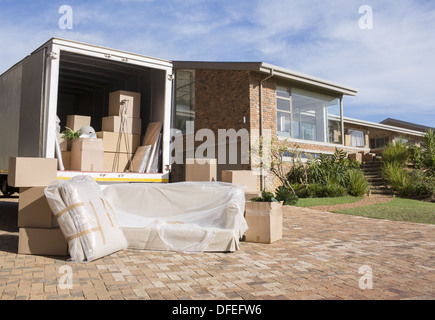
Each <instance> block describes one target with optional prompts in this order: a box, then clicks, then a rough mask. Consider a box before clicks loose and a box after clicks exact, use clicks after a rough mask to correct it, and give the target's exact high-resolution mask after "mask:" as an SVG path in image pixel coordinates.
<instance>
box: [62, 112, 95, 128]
mask: <svg viewBox="0 0 435 320" xmlns="http://www.w3.org/2000/svg"><path fill="white" fill-rule="evenodd" d="M90 125H91V117H88V116H79V115H69V116H67V117H66V127H68V128H71V130H73V131H78V130H80V128H81V127H86V126H90Z"/></svg>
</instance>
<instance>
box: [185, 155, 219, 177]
mask: <svg viewBox="0 0 435 320" xmlns="http://www.w3.org/2000/svg"><path fill="white" fill-rule="evenodd" d="M186 181H217V160H216V159H186Z"/></svg>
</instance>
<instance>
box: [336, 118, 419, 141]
mask: <svg viewBox="0 0 435 320" xmlns="http://www.w3.org/2000/svg"><path fill="white" fill-rule="evenodd" d="M343 122H344V123H345V124H346V123H349V124H355V125H359V126H364V127H368V128H373V129H380V130H388V131H393V132H397V133H402V134H409V135H412V136H418V137H423V136H424V132H421V131H415V130H410V129H405V128H400V127H395V126H390V125H386V124H382V123H376V122H370V121H365V120H359V119H353V118H348V117H343Z"/></svg>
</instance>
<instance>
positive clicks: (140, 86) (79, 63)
mask: <svg viewBox="0 0 435 320" xmlns="http://www.w3.org/2000/svg"><path fill="white" fill-rule="evenodd" d="M172 82H173V66H172V63H171V62H170V61H166V60H161V59H156V58H151V57H147V56H143V55H138V54H133V53H128V52H123V51H119V50H114V49H109V48H103V47H99V46H95V45H89V44H84V43H79V42H75V41H69V40H64V39H59V38H52V39H50V40H49V41H47V42H46V43H45V44H43V45H42V46H41V47H39V48H38V49H36V50H35V51H34V52H32V53H31V54H30V55H28V56H27V57H25V58H24V59H23V60H21V61H20V62H18V63H17V64H15V65H14V66H12V67H11V68H10V69H9V70H7V71H6V72H4V73H3V74H2V75H1V76H0V179H1V180H0V182H1V191H2V192H3V193H4V194H8V193H11V190H12V189H11V188H10V187H9V186H8V185H7V173H8V165H9V158H10V157H38V158H56V151H55V150H56V141H57V137H58V131H57V130H58V129H57V128H58V125H59V124H58V122H57V121H58V120H60V126H61V128H62V130H61V131H63V129H64V127H65V126H66V121H67V117H68V116H69V115H83V116H89V117H90V118H91V124H90V125H91V127H92V128H93V129H95V132H97V133H98V132H100V131H102V118H103V117H105V116H108V106H109V95H110V93H111V92H115V91H119V90H123V91H128V92H136V93H140V96H141V99H140V122H141V123H140V124H141V126H140V127H141V129H140V130H141V131H140V133H141V134H140V136H141V143H142V141H143V138H144V135H145V133H146V129H147V126H148V124H149V123H156V122H157V123H158V122H161V123H162V130H161V133H160V134H161V137H162V139H161V149H160V150H161V154H160V162H159V163H160V165H159V169H158V170H157V173H133V172H112V171H107V172H106V171H99V172H94V171H92V172H82V171H71V170H58V179H69V178H71V177H72V176H74V175H79V174H89V175H91V176H92V177H94V179H95V180H97V181H102V182H105V181H106V182H119V181H123V182H168V180H169V171H170V150H171V149H170V141H171V136H170V126H171V110H172V87H173V84H172Z"/></svg>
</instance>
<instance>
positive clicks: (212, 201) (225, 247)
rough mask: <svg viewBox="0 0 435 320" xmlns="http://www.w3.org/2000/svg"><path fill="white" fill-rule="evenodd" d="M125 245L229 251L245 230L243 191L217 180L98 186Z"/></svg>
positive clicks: (165, 248) (184, 249)
mask: <svg viewBox="0 0 435 320" xmlns="http://www.w3.org/2000/svg"><path fill="white" fill-rule="evenodd" d="M102 189H103V194H104V196H105V198H106V199H107V201H108V202H109V203H110V204H111V205H112V206H113V208H114V211H115V212H116V216H117V218H118V221H119V225H120V226H121V229H122V230H123V232H124V235H125V237H126V239H127V242H128V247H129V248H132V249H142V250H173V251H180V252H203V251H207V252H210V251H211V252H233V251H236V250H238V249H239V240H240V239H241V237H242V236H243V234H244V233H245V231H246V230H247V229H248V226H247V223H246V220H245V218H244V209H245V195H244V192H243V191H242V190H241V189H240V188H238V187H236V186H233V185H231V184H226V183H220V182H180V183H169V184H155V183H140V184H138V183H130V184H113V185H106V186H102Z"/></svg>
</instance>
